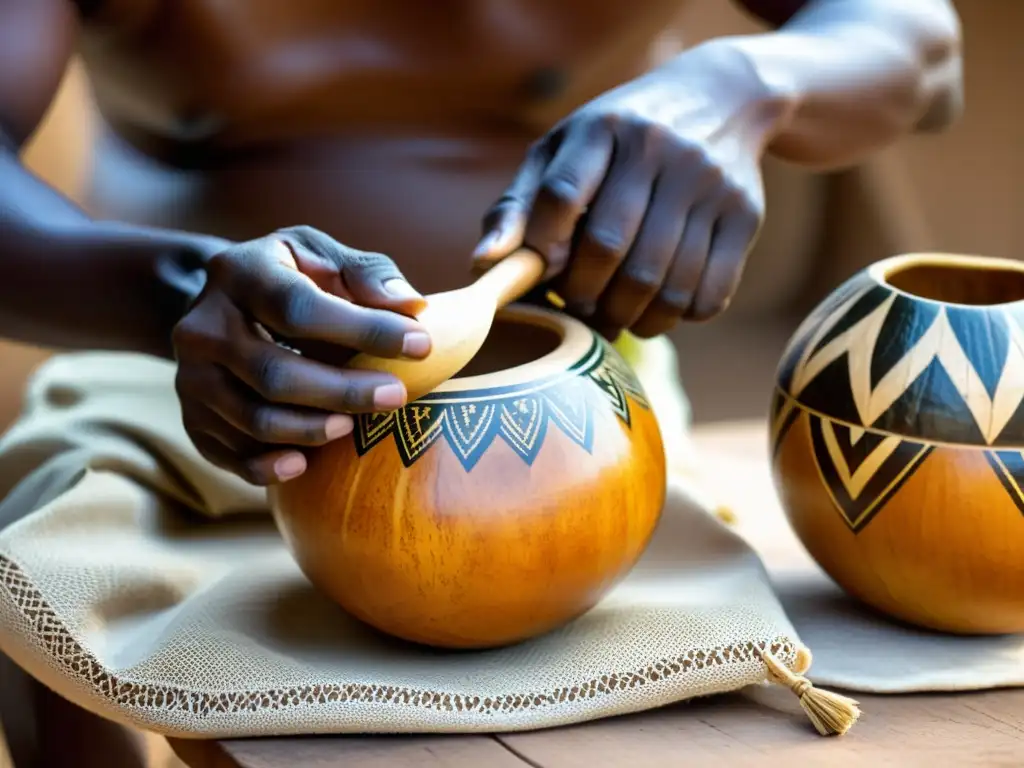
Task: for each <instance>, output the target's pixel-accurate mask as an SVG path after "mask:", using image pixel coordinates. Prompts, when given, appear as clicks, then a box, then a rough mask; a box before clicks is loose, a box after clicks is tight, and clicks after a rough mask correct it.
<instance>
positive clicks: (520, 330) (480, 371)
mask: <svg viewBox="0 0 1024 768" xmlns="http://www.w3.org/2000/svg"><path fill="white" fill-rule="evenodd" d="M561 343H562V337H561V335H559V333H558V332H557V331H555V330H554V329H552V328H549V327H546V326H543V325H535V324H533V323H525V322H522V321H518V322H517V321H515V320H511V319H503V318H501V317H496V318H495V319H494V324H493V325H492V326H491V332H490V333H489V334H488V335H487V339H486V340H485V341H484V345H483V346H482V347H481V348H480V351H479V352H477V353H476V355H475V356H474V357H473V359H472V360H470V361H469V362H468V363H466V365H465V366H463V367H462V369H461V370H460V371H459V372H458V373H457V374H456V375H455V377H454V378H457V379H462V378H466V377H468V376H483V375H486V374H491V373H497V372H499V371H506V370H508V369H509V368H514V367H517V366H520V365H526V364H528V363H532V362H534V361H536V360H539V359H540V358H542V357H544V356H545V355H549V354H551V353H552V352H554V351H555V350H556V349H558V347H559V345H560V344H561Z"/></svg>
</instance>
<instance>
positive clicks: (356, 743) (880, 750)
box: [171, 422, 1024, 768]
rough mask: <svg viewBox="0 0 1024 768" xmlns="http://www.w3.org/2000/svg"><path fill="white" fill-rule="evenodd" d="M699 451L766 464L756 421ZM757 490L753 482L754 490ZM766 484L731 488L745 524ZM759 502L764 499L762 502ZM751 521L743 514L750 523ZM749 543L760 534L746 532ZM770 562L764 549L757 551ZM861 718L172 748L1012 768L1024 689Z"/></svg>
mask: <svg viewBox="0 0 1024 768" xmlns="http://www.w3.org/2000/svg"><path fill="white" fill-rule="evenodd" d="M697 439H698V442H699V444H700V448H701V455H702V456H704V457H705V458H710V459H712V460H713V459H714V457H715V456H721V455H723V454H727V455H729V456H730V457H734V458H740V457H742V458H744V459H746V460H752V459H756V458H758V457H760V456H763V455H764V453H765V447H766V440H767V438H766V433H765V430H764V427H763V424H762V423H760V422H758V423H754V424H744V423H741V424H725V425H720V426H717V427H715V428H712V429H707V428H705V429H701V430H699V431H698V437H697ZM754 485H757V484H754ZM763 493H764V489H763V488H759V487H758V488H755V487H750V488H741V487H739V486H735V487H734V493H733V494H731V495H730V499H729V501H730V503H732V504H733V505H734V508H735V511H736V514H737V515H738V517H739V518H740V520H741V526H740V528H741V530H742V529H743V525H742V522H743V519H744V511H745V510H750V511H751V512H752V513H753V512H756V510H757V507H756V506H755V505H756V504H757V503H758V499H759V498H761V494H763ZM761 501H762V502H763V498H761ZM747 519H748V520H750V519H751V518H750V517H748V518H747ZM753 535H754V536H755V537H757V534H756V533H755V534H753ZM759 549H760V550H761V551H762V554H765V551H766V550H767V551H768V555H767V556H768V557H776V556H778V553H779V552H780V551H784V549H785V548H784V547H783V546H782V545H780V547H779V549H778V551H772V550H773V548H772V547H759ZM854 695H855V698H857V699H858V700H859V701H860V702H861V704H862V706H863V709H864V715H863V717H862V719H861V720H860V722H859V723H858V724H857V725H856V726H855V727H854V728H853V730H852V731H850V733H848V734H847V735H846V736H843V737H837V738H823V737H821V736H818V735H817V734H816V733H815V732H814V730H813V729H812V728H811V726H810V724H809V723H808V721H807V719H806V718H805V717H804V716H803V714H802V713H801V712H800V708H799V705H798V704H797V702H796V700H795V698H794V697H793V696H792V695H791V694H790V693H789V692H788V691H785V690H782V689H778V688H772V689H767V690H761V689H758V690H756V691H750V692H743V693H737V694H730V695H724V696H715V697H711V698H707V699H701V700H697V701H691V702H684V703H681V704H677V705H673V706H670V707H665V708H663V709H659V710H655V711H651V712H645V713H641V714H637V715H629V716H623V717H617V718H610V719H606V720H601V721H598V722H593V723H588V724H584V725H578V726H572V727H565V728H554V729H550V730H544V731H534V732H529V733H520V734H503V735H500V736H403V737H363V736H352V737H348V736H343V737H306V738H284V739H246V740H231V741H221V742H214V741H177V740H175V741H172V742H171V746H172V747H173V748H174V750H175V751H176V752H177V754H178V755H179V757H181V758H182V760H184V761H185V763H186V764H187V765H188V766H190V768H335V767H337V768H341V767H342V766H344V768H405V766H410V767H411V766H417V767H419V766H424V767H429V766H452V767H454V768H459V767H460V766H466V767H467V768H468V767H469V766H481V768H483V767H484V766H487V767H488V768H505V767H506V766H520V768H521V767H522V766H531V767H532V768H538V767H539V768H662V767H664V768H669V767H673V768H674V767H675V766H705V765H706V766H716V767H721V768H724V767H725V766H728V768H743V767H745V766H758V767H759V768H760V767H761V766H780V767H781V766H786V767H787V768H789V767H792V766H827V768H846V766H871V767H872V768H874V767H875V766H900V767H901V768H902V767H904V766H908V767H913V766H928V767H929V768H938V766H947V765H948V766H974V765H984V766H1011V765H1012V766H1019V765H1022V764H1024V690H1011V691H986V692H982V693H970V694H955V695H948V694H934V695H906V696H866V695H860V694H854Z"/></svg>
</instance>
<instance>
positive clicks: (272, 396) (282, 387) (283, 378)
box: [253, 353, 292, 401]
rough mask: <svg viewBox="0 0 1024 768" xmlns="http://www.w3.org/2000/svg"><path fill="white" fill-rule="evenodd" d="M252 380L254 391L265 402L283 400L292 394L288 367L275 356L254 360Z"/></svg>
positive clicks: (265, 356)
mask: <svg viewBox="0 0 1024 768" xmlns="http://www.w3.org/2000/svg"><path fill="white" fill-rule="evenodd" d="M253 380H254V381H255V389H256V391H257V392H259V394H261V395H262V396H263V397H265V398H266V399H267V400H275V401H277V400H285V399H287V398H288V396H289V395H290V394H291V392H292V381H291V375H290V374H289V373H288V366H287V364H286V363H285V361H284V360H282V359H281V357H279V356H278V355H275V354H270V353H268V354H263V355H260V356H259V357H258V358H257V359H256V361H255V362H254V375H253Z"/></svg>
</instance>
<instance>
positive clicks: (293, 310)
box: [275, 280, 315, 335]
mask: <svg viewBox="0 0 1024 768" xmlns="http://www.w3.org/2000/svg"><path fill="white" fill-rule="evenodd" d="M275 304H276V309H277V314H278V318H277V319H278V321H279V323H280V326H281V327H280V330H281V332H282V333H284V334H286V335H288V334H298V333H301V332H302V331H303V330H304V329H305V328H307V327H308V326H309V324H310V322H311V321H312V319H313V315H314V313H315V300H314V298H313V294H312V292H310V291H307V290H302V286H301V285H300V283H299V281H298V280H295V281H292V282H290V283H288V284H287V285H285V286H284V287H283V288H281V290H279V291H278V292H277V295H276V301H275Z"/></svg>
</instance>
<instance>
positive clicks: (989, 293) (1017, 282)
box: [885, 259, 1024, 306]
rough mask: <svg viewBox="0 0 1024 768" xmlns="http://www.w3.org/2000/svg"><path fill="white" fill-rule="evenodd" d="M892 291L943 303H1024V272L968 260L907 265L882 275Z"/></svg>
mask: <svg viewBox="0 0 1024 768" xmlns="http://www.w3.org/2000/svg"><path fill="white" fill-rule="evenodd" d="M885 281H886V282H887V283H888V284H889V285H890V286H892V287H893V288H895V289H897V290H899V291H903V292H904V293H907V294H910V295H911V296H917V297H919V298H922V299H929V300H931V301H939V302H943V303H946V304H968V305H974V306H991V305H994V304H1009V303H1012V302H1016V301H1024V270H1021V269H1015V268H1014V267H1012V266H1005V267H1004V266H994V265H992V264H987V263H984V262H979V263H977V264H975V263H972V261H971V260H970V259H964V260H962V261H960V260H958V261H957V262H955V263H948V264H944V263H929V262H919V263H910V264H908V265H906V266H897V267H895V268H894V269H892V270H890V271H888V272H887V273H886V274H885Z"/></svg>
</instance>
